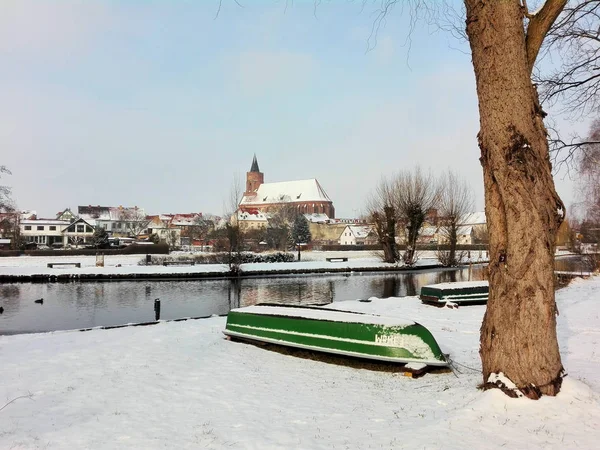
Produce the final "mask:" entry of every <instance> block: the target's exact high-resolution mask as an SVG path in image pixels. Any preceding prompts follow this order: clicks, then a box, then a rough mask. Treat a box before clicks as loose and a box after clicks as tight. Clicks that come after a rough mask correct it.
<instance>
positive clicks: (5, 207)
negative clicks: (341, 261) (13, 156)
mask: <svg viewBox="0 0 600 450" xmlns="http://www.w3.org/2000/svg"><path fill="white" fill-rule="evenodd" d="M3 173H5V174H7V175H10V174H11V173H10V170H8V169H7V168H6V167H5V166H0V174H3ZM10 194H11V189H10V187H8V186H2V185H0V213H9V212H12V211H14V204H13V201H12V199H11V198H10Z"/></svg>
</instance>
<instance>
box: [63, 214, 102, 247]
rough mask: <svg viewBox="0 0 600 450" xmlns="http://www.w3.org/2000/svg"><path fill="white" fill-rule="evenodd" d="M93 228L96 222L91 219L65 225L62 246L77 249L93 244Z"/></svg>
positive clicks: (80, 219)
mask: <svg viewBox="0 0 600 450" xmlns="http://www.w3.org/2000/svg"><path fill="white" fill-rule="evenodd" d="M95 228H96V221H95V220H92V219H88V220H85V219H82V218H79V219H77V220H75V221H74V222H72V223H69V224H67V227H66V228H65V229H64V230H63V232H62V235H63V243H64V245H65V246H66V245H67V244H69V245H74V246H75V247H78V246H80V245H86V244H87V245H91V244H93V243H94V229H95Z"/></svg>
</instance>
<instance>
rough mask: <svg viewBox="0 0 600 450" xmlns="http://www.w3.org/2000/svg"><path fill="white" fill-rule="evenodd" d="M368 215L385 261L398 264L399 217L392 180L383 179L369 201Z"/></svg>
mask: <svg viewBox="0 0 600 450" xmlns="http://www.w3.org/2000/svg"><path fill="white" fill-rule="evenodd" d="M367 214H368V216H369V220H370V221H371V222H372V223H373V225H374V227H375V233H376V234H377V238H378V240H379V244H381V247H382V249H383V261H384V262H387V263H395V262H397V261H398V249H397V246H396V222H397V220H398V216H397V211H396V202H395V193H394V185H393V182H392V181H391V180H388V179H386V178H382V179H381V181H380V182H379V184H378V185H377V187H376V188H375V192H374V193H373V194H372V195H371V197H370V199H369V201H368V204H367Z"/></svg>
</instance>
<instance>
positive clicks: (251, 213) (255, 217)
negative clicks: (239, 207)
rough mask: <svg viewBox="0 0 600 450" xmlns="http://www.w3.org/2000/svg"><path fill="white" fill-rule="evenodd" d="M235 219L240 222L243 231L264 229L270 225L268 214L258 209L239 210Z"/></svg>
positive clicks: (235, 221)
mask: <svg viewBox="0 0 600 450" xmlns="http://www.w3.org/2000/svg"><path fill="white" fill-rule="evenodd" d="M233 221H234V223H237V224H239V227H240V229H241V230H243V231H248V230H264V229H266V228H267V226H268V225H269V220H268V215H267V214H266V213H262V212H260V211H259V210H256V209H251V210H245V211H238V213H237V215H234V218H233Z"/></svg>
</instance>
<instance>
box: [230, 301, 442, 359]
mask: <svg viewBox="0 0 600 450" xmlns="http://www.w3.org/2000/svg"><path fill="white" fill-rule="evenodd" d="M223 333H224V334H225V335H227V336H229V337H231V338H236V339H242V340H248V341H257V342H266V343H271V344H278V345H283V346H289V347H296V348H301V349H306V350H312V351H319V352H325V353H333V354H337V355H345V356H351V357H357V358H366V359H372V360H378V361H387V362H396V363H402V364H412V363H416V364H417V365H423V366H447V365H448V362H447V361H446V358H445V356H444V354H443V353H442V351H441V350H440V347H439V346H438V344H437V342H436V341H435V338H434V337H433V335H432V334H431V333H430V332H429V330H428V329H427V328H425V327H424V326H422V325H420V324H418V323H416V322H413V321H410V320H404V319H399V318H392V317H383V316H375V315H370V314H363V313H357V312H350V311H339V310H335V309H328V308H319V307H312V306H286V305H271V304H263V305H255V306H248V307H245V308H238V309H233V310H231V311H230V312H229V314H228V316H227V325H226V329H225V330H224V331H223Z"/></svg>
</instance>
